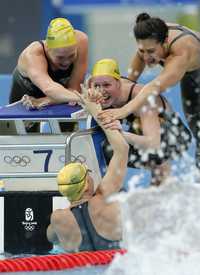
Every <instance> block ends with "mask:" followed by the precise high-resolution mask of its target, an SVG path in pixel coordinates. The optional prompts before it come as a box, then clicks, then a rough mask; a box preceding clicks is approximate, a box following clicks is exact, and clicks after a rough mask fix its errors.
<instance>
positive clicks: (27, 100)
mask: <svg viewBox="0 0 200 275" xmlns="http://www.w3.org/2000/svg"><path fill="white" fill-rule="evenodd" d="M21 103H22V105H23V106H24V107H25V108H26V109H27V110H34V109H38V110H40V109H42V108H43V107H45V106H47V105H49V99H48V98H47V97H42V98H35V97H33V96H29V95H24V96H23V97H22V99H21Z"/></svg>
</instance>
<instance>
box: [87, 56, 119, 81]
mask: <svg viewBox="0 0 200 275" xmlns="http://www.w3.org/2000/svg"><path fill="white" fill-rule="evenodd" d="M103 75H108V76H112V77H114V78H116V79H120V72H119V66H118V63H117V61H115V60H114V59H109V58H107V59H101V60H99V61H97V62H96V64H95V65H94V67H93V70H92V76H103Z"/></svg>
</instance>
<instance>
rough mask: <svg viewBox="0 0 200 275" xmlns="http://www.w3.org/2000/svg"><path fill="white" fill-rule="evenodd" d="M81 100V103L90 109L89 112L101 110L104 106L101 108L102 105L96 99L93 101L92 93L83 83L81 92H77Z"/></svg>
mask: <svg viewBox="0 0 200 275" xmlns="http://www.w3.org/2000/svg"><path fill="white" fill-rule="evenodd" d="M76 94H77V95H78V96H79V98H80V100H81V103H80V104H81V105H82V106H83V107H84V108H85V109H86V110H88V112H90V113H91V114H92V115H93V113H94V111H97V112H99V111H101V110H102V108H101V105H100V104H99V103H96V102H94V101H92V100H91V99H90V95H89V89H88V88H87V87H86V86H85V85H83V84H81V94H80V93H76Z"/></svg>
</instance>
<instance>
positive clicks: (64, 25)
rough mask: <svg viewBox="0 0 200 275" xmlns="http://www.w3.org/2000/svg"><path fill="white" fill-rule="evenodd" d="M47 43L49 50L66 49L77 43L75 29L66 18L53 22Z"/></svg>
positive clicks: (48, 31) (49, 28) (50, 25)
mask: <svg viewBox="0 0 200 275" xmlns="http://www.w3.org/2000/svg"><path fill="white" fill-rule="evenodd" d="M46 43H47V46H48V48H64V47H68V46H72V45H75V44H76V43H77V40H76V35H75V31H74V28H73V27H72V25H71V23H70V22H69V21H68V20H67V19H65V18H56V19H53V20H51V22H50V24H49V27H48V30H47V35H46Z"/></svg>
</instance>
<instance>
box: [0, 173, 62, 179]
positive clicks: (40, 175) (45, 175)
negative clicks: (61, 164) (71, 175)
mask: <svg viewBox="0 0 200 275" xmlns="http://www.w3.org/2000/svg"><path fill="white" fill-rule="evenodd" d="M57 174H58V173H57V172H50V173H49V172H26V173H23V172H21V173H9V174H8V173H0V178H2V179H3V178H55V177H56V176H57Z"/></svg>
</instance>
